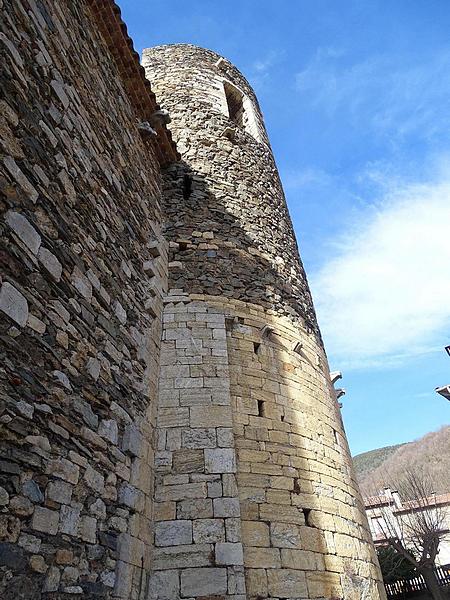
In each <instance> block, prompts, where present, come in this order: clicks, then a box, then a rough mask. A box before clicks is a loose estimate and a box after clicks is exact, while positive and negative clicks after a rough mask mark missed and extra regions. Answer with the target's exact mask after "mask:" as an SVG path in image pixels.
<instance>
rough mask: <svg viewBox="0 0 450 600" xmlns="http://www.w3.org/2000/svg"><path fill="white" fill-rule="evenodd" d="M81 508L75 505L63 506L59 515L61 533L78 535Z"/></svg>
mask: <svg viewBox="0 0 450 600" xmlns="http://www.w3.org/2000/svg"><path fill="white" fill-rule="evenodd" d="M80 513H81V510H80V508H78V507H74V506H66V505H63V506H61V510H60V517H59V530H60V531H61V533H67V534H69V535H73V536H78V530H79V526H80Z"/></svg>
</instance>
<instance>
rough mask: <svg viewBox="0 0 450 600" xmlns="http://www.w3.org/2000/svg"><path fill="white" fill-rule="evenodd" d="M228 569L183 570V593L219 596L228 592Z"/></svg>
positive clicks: (186, 595)
mask: <svg viewBox="0 0 450 600" xmlns="http://www.w3.org/2000/svg"><path fill="white" fill-rule="evenodd" d="M227 588H228V585H227V570H226V569H218V568H201V569H185V570H184V571H182V572H181V593H182V595H183V596H184V597H189V596H195V597H196V596H219V595H221V594H226V593H227Z"/></svg>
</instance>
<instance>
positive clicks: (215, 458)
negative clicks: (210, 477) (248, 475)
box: [205, 448, 236, 473]
mask: <svg viewBox="0 0 450 600" xmlns="http://www.w3.org/2000/svg"><path fill="white" fill-rule="evenodd" d="M205 469H206V472H207V473H235V472H236V457H235V452H234V449H233V448H207V449H206V450H205Z"/></svg>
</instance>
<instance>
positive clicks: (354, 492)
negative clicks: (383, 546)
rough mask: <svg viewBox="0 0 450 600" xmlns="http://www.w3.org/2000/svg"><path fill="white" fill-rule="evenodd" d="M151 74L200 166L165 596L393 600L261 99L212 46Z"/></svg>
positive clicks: (178, 283) (186, 247)
mask: <svg viewBox="0 0 450 600" xmlns="http://www.w3.org/2000/svg"><path fill="white" fill-rule="evenodd" d="M143 65H144V67H145V69H146V74H147V77H148V78H149V79H150V81H151V84H152V89H153V90H154V92H155V93H156V96H157V98H158V101H159V102H160V104H161V107H162V108H163V109H167V110H168V112H169V114H170V117H171V124H170V126H169V127H170V129H171V131H172V134H173V137H174V138H175V140H176V143H177V147H178V150H179V152H180V154H181V157H182V160H181V161H180V162H178V163H176V164H174V165H172V166H171V167H169V168H168V170H167V173H166V191H165V192H166V193H165V205H164V206H163V211H164V213H165V219H166V232H165V234H166V237H167V239H168V241H169V246H170V258H169V261H170V262H169V282H170V290H169V293H168V295H167V296H166V297H165V299H164V301H165V309H164V333H163V342H162V354H161V365H162V366H161V372H160V380H159V399H158V421H157V428H158V453H157V455H156V459H155V465H156V472H157V475H156V481H155V504H154V517H155V527H154V533H155V539H154V556H153V575H152V577H151V579H150V585H149V598H151V599H164V598H200V597H208V598H209V597H214V598H234V599H235V600H238V599H241V600H244V599H257V598H259V599H265V598H277V599H286V598H289V599H300V598H301V599H306V598H308V599H309V598H311V599H312V598H321V599H325V598H326V599H330V598H334V599H345V600H353V599H354V600H361V599H365V600H378V599H379V598H384V597H385V595H384V591H383V586H382V584H381V577H380V572H379V569H378V565H377V560H376V555H375V552H374V548H373V545H372V542H371V539H370V534H369V530H368V526H367V521H366V517H365V512H364V506H363V504H362V502H361V497H360V494H359V491H358V488H357V484H356V481H355V477H354V474H353V471H352V466H351V458H350V454H349V450H348V445H347V441H346V438H345V432H344V428H343V425H342V421H341V417H340V411H339V407H338V404H337V402H336V395H335V392H334V390H333V387H332V385H331V381H330V374H329V368H328V364H327V359H326V355H325V352H324V349H323V345H322V340H321V337H320V332H319V329H318V326H317V321H316V317H315V313H314V308H313V304H312V300H311V294H310V291H309V288H308V284H307V281H306V276H305V273H304V270H303V266H302V263H301V260H300V257H299V254H298V249H297V244H296V240H295V235H294V232H293V228H292V223H291V220H290V217H289V213H288V210H287V206H286V202H285V198H284V194H283V190H282V186H281V182H280V178H279V175H278V172H277V169H276V165H275V161H274V158H273V155H272V151H271V148H270V145H269V141H268V138H267V133H266V130H265V127H264V122H263V118H262V115H261V111H260V109H259V106H258V101H257V99H256V97H255V94H254V93H253V90H252V89H251V87H250V85H249V84H248V82H247V81H246V80H245V78H244V77H243V76H242V75H241V73H240V72H239V71H238V70H237V69H236V68H235V67H234V66H233V65H231V64H230V63H229V62H228V61H227V60H226V59H224V58H222V57H220V56H218V55H217V54H215V53H214V52H211V51H209V50H204V49H201V48H197V47H195V46H191V45H175V46H161V47H156V48H151V49H148V50H145V51H144V56H143Z"/></svg>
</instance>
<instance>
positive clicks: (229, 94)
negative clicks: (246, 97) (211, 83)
mask: <svg viewBox="0 0 450 600" xmlns="http://www.w3.org/2000/svg"><path fill="white" fill-rule="evenodd" d="M223 89H224V90H225V97H226V100H227V106H228V116H229V117H230V119H231V121H233V123H236V125H239V127H243V125H244V105H243V102H242V100H243V95H242V93H241V92H240V91H239V90H238V89H237V88H236V87H234V85H231V83H228V81H224V82H223Z"/></svg>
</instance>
